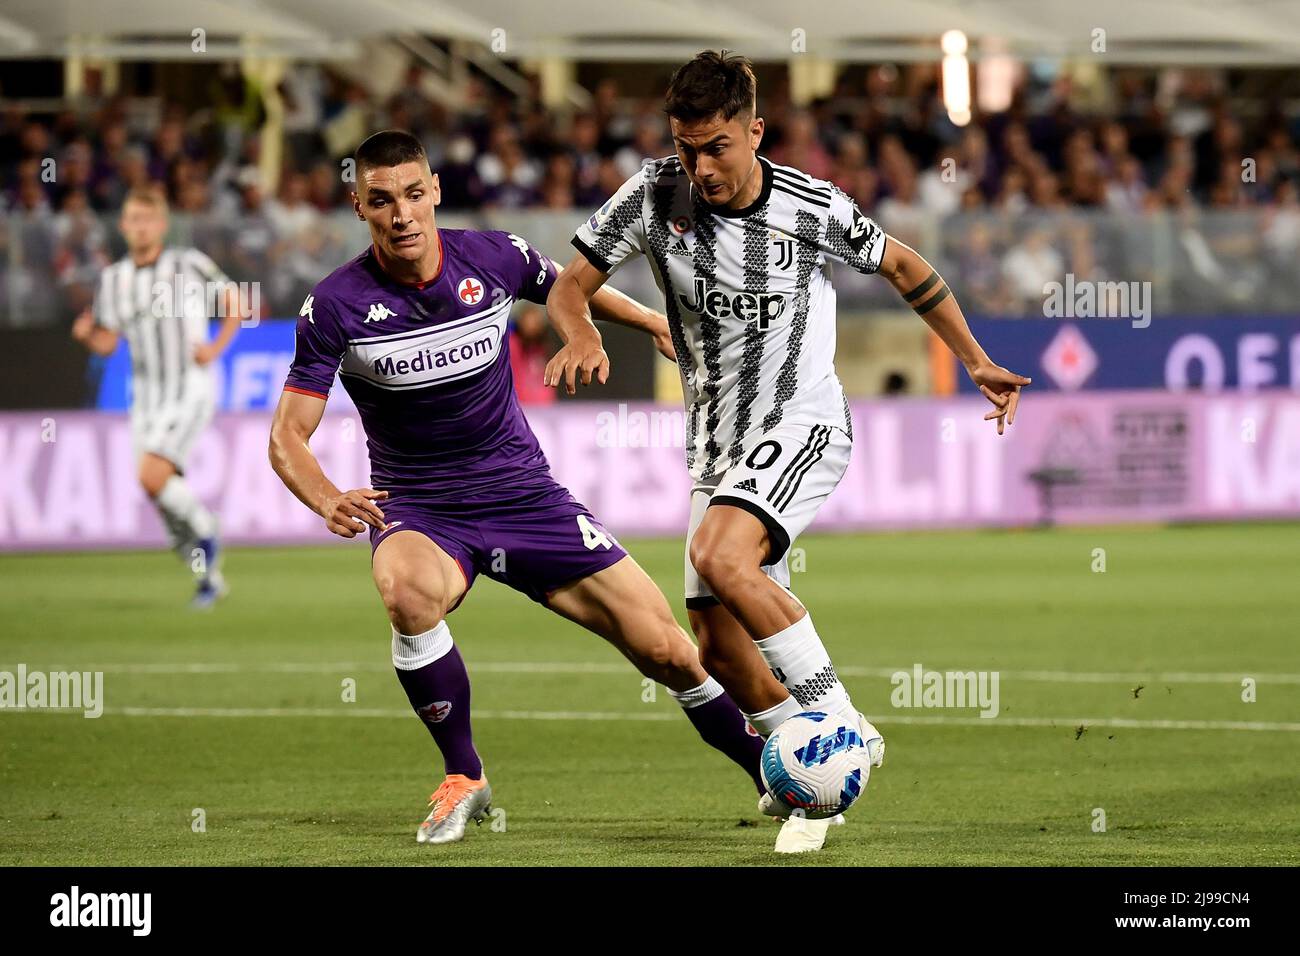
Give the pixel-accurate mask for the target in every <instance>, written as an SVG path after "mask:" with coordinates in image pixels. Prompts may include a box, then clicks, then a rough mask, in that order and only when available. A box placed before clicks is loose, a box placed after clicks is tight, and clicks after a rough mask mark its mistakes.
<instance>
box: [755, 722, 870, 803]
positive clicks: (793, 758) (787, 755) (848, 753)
mask: <svg viewBox="0 0 1300 956" xmlns="http://www.w3.org/2000/svg"><path fill="white" fill-rule="evenodd" d="M760 766H761V770H762V774H763V786H765V787H767V792H768V793H769V794H771V795H772V797H773V798H774V799H775V800H777V801H778V802H780V803H782V804H784V805H785V806H787V807H789V808H790V809H791V810H792V811H797V812H799V813H802V814H803V815H804V816H805V817H807V818H808V819H809V820H822V819H825V818H827V817H833V816H835V815H836V814H839V813H843V812H844V811H845V810H847V809H848V808H849V807H851V806H853V804H854V802H855V801H856V800H857V799H858V797H859V796H861V795H862V791H863V790H864V789H865V788H866V785H867V776H868V775H869V774H870V773H871V753H870V751H869V750H868V749H867V742H866V741H865V740H863V739H862V732H861V730H860V728H859V727H858V725H857V723H856V722H854V723H850V722H848V721H846V720H844V718H843V717H840V716H838V715H833V714H823V713H821V712H820V711H808V712H806V713H802V714H796V715H795V716H794V717H791V718H790V719H789V720H787V721H785V722H784V723H783V724H781V726H779V727H777V728H776V731H775V732H774V733H773V734H772V736H770V737H768V738H767V743H766V744H764V745H763V759H762V763H761V765H760Z"/></svg>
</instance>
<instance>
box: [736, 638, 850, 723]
mask: <svg viewBox="0 0 1300 956" xmlns="http://www.w3.org/2000/svg"><path fill="white" fill-rule="evenodd" d="M754 646H755V647H757V648H758V651H759V653H760V654H762V655H763V660H765V661H767V666H768V667H770V668H772V673H773V674H775V675H776V678H777V680H779V681H780V682H781V683H782V684H784V685H785V686H786V689H787V690H789V691H790V695H791V696H792V697H794V699H795V700H797V701H798V702H799V709H800V710H801V711H804V710H819V711H822V712H824V713H830V714H840V715H841V716H843V717H844V718H845V719H847V720H852V721H853V722H854V723H856V722H857V719H858V712H857V710H856V709H854V707H853V703H852V702H851V701H850V700H849V692H848V690H847V689H845V687H844V685H843V684H841V683H840V679H839V677H838V676H836V674H835V665H833V664H832V663H831V658H830V655H829V654H827V653H826V647H825V645H823V644H822V639H821V638H820V637H818V636H817V630H816V629H815V628H814V627H813V622H812V615H811V614H807V613H805V614H804V616H803V617H801V618H799V620H797V621H795V622H794V623H793V624H791V625H790V626H789V627H787V628H786V629H785V630H784V631H777V632H776V633H775V634H773V635H772V636H771V637H768V638H764V639H763V640H761V641H755V642H754ZM755 729H757V728H755Z"/></svg>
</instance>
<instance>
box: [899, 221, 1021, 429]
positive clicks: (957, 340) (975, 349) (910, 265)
mask: <svg viewBox="0 0 1300 956" xmlns="http://www.w3.org/2000/svg"><path fill="white" fill-rule="evenodd" d="M879 271H880V274H881V275H882V276H884V277H885V278H886V279H888V280H889V283H890V285H892V286H893V287H894V288H895V289H897V290H898V294H899V295H901V296H902V297H903V301H904V302H906V303H907V304H908V305H909V306H911V308H912V310H913V311H914V312H915V313H916V314H917V315H919V316H920V317H921V318H923V319H925V322H926V324H927V325H929V326H930V328H932V329H933V330H934V332H935V334H936V335H938V336H939V338H940V339H942V340H943V344H944V345H946V346H948V348H949V349H950V350H951V351H952V354H953V355H955V356H957V359H958V361H960V362H961V364H962V365H963V366H965V368H966V374H968V375H969V376H970V377H971V381H972V382H974V383H975V384H976V385H978V386H979V390H980V391H981V392H983V393H984V397H985V398H987V399H988V400H989V401H990V402H992V403H993V405H994V408H993V410H992V411H991V412H989V413H988V414H987V415H985V416H984V420H985V421H988V420H989V419H991V418H996V419H997V422H998V434H999V435H1001V434H1002V432H1003V430H1004V429H1005V428H1006V426H1007V425H1010V424H1011V423H1012V422H1014V421H1015V420H1016V407H1017V406H1018V405H1019V404H1020V388H1021V386H1024V385H1028V384H1030V381H1031V380H1030V379H1028V378H1025V376H1023V375H1017V374H1016V373H1015V372H1012V371H1009V370H1007V369H1005V368H1003V367H1002V366H1001V365H997V364H995V363H994V362H993V360H992V359H990V358H989V357H988V355H987V354H985V352H984V350H983V349H982V348H980V344H979V343H978V342H976V341H975V336H973V335H971V331H970V326H968V325H967V324H966V318H965V316H963V315H962V313H961V306H959V305H958V304H957V300H956V298H955V297H954V296H953V295H952V292H951V290H949V288H948V285H947V283H945V282H944V281H943V278H942V277H941V276H940V275H939V273H938V272H936V271H935V270H934V268H933V267H932V266H931V265H930V263H928V262H926V261H925V259H924V258H923V257H922V256H921V254H920V253H918V252H917V251H916V250H915V249H913V248H911V247H910V246H908V245H907V244H905V243H902V242H899V241H898V240H897V239H895V238H894V237H893V236H890V237H888V239H887V241H886V244H885V254H884V256H883V257H882V259H881V261H880V270H879Z"/></svg>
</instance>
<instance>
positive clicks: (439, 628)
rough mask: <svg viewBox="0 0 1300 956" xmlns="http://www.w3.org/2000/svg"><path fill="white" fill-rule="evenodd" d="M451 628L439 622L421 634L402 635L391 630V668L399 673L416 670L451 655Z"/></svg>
mask: <svg viewBox="0 0 1300 956" xmlns="http://www.w3.org/2000/svg"><path fill="white" fill-rule="evenodd" d="M451 648H452V641H451V628H449V627H448V626H447V622H446V621H439V622H438V623H437V624H435V625H434V626H433V627H431V628H429V629H428V630H427V631H425V632H424V633H423V634H403V633H402V632H401V631H399V630H398V629H397V628H393V666H394V667H396V668H397V669H398V670H399V671H413V670H418V669H419V668H421V667H423V666H424V665H425V664H432V663H433V662H434V661H436V660H438V658H440V657H445V656H446V655H448V654H450V653H451Z"/></svg>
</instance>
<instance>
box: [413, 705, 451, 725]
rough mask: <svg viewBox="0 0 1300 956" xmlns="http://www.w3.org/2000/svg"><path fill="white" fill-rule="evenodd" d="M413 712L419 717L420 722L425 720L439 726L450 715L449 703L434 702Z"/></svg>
mask: <svg viewBox="0 0 1300 956" xmlns="http://www.w3.org/2000/svg"><path fill="white" fill-rule="evenodd" d="M415 712H416V713H417V714H419V715H420V719H421V720H427V721H428V722H429V723H431V724H440V723H442V722H443V721H444V720H446V719H447V715H448V714H450V713H451V701H449V700H435V701H434V702H433V703H432V704H426V705H425V706H423V707H417V708H416V709H415Z"/></svg>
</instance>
